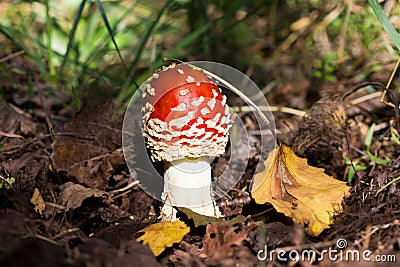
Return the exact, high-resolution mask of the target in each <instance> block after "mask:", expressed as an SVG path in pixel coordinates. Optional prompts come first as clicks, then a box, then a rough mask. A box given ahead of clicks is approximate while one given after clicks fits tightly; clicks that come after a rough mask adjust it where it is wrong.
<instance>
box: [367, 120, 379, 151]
mask: <svg viewBox="0 0 400 267" xmlns="http://www.w3.org/2000/svg"><path fill="white" fill-rule="evenodd" d="M375 126H376V124H375V123H373V124H372V125H371V127H369V130H368V133H367V136H366V137H365V146H366V147H367V150H369V148H370V146H371V143H372V138H373V137H374V131H375Z"/></svg>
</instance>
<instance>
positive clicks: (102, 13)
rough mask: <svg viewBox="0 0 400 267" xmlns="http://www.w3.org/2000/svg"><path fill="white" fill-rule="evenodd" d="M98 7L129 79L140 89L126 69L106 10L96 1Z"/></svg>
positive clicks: (98, 0)
mask: <svg viewBox="0 0 400 267" xmlns="http://www.w3.org/2000/svg"><path fill="white" fill-rule="evenodd" d="M96 5H97V8H98V9H99V11H100V15H101V17H102V18H103V21H104V24H105V25H106V28H107V31H108V34H109V35H110V37H111V41H112V43H113V44H114V47H115V50H116V51H117V54H118V57H119V59H120V60H121V62H122V65H123V67H124V69H125V70H126V71H127V72H128V75H129V77H130V78H131V80H132V82H133V83H134V84H135V86H136V88H139V86H138V85H137V84H136V82H135V80H134V78H133V76H132V75H131V73H130V71H129V70H128V68H127V67H126V64H125V61H124V59H123V57H122V55H121V51H120V50H119V47H118V44H117V42H116V41H115V38H114V33H113V29H112V28H111V25H110V23H109V21H108V18H107V14H106V12H105V10H104V7H103V4H102V3H101V1H100V0H96Z"/></svg>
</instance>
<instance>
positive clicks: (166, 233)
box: [136, 221, 190, 256]
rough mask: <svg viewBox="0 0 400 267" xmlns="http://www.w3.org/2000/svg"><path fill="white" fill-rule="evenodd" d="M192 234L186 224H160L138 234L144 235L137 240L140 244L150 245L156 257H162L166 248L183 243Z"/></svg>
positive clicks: (150, 226)
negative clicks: (141, 242)
mask: <svg viewBox="0 0 400 267" xmlns="http://www.w3.org/2000/svg"><path fill="white" fill-rule="evenodd" d="M189 232H190V227H189V226H187V225H186V224H185V223H184V222H181V221H175V222H159V223H154V224H151V225H149V226H147V227H145V228H143V229H142V230H140V231H138V233H144V234H143V235H142V236H140V237H138V238H136V240H137V241H138V242H140V241H143V244H147V245H149V247H150V249H151V251H153V254H154V255H155V256H158V255H160V254H161V253H162V252H163V251H164V250H165V248H167V247H171V246H172V245H173V244H174V243H179V242H181V241H182V239H183V237H184V236H185V235H186V234H187V233H189Z"/></svg>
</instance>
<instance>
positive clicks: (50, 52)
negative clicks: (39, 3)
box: [46, 0, 56, 75]
mask: <svg viewBox="0 0 400 267" xmlns="http://www.w3.org/2000/svg"><path fill="white" fill-rule="evenodd" d="M52 32H53V29H52V25H51V17H50V3H49V0H46V35H47V62H48V65H49V71H50V75H55V74H56V71H55V68H54V64H53V48H52V44H51V38H52Z"/></svg>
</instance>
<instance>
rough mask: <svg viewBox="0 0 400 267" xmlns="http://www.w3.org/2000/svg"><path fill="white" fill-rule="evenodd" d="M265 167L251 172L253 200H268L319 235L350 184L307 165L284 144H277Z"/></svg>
mask: <svg viewBox="0 0 400 267" xmlns="http://www.w3.org/2000/svg"><path fill="white" fill-rule="evenodd" d="M264 164H265V167H266V168H265V170H264V171H262V172H260V173H258V174H256V175H255V176H254V183H253V187H252V196H253V198H254V200H255V201H256V203H259V204H264V203H271V204H272V205H273V206H274V208H275V209H276V210H277V211H278V212H281V213H283V214H285V215H286V216H289V217H291V218H292V219H293V220H294V221H295V222H298V223H302V224H308V230H309V231H310V232H311V233H312V234H314V235H319V234H320V233H321V232H322V230H324V229H326V228H328V227H329V224H330V222H331V217H332V215H333V214H334V213H336V212H339V211H340V210H341V202H342V199H343V197H344V196H347V195H348V190H349V187H348V186H347V185H346V184H345V183H344V182H341V181H338V180H336V179H334V178H333V177H331V176H329V175H327V174H325V173H324V170H323V169H321V168H316V167H312V166H309V165H308V164H307V159H304V158H299V157H297V156H296V155H295V154H294V152H293V151H292V150H291V149H290V148H289V147H287V146H279V147H278V148H276V149H275V150H274V151H272V152H271V153H270V155H269V156H268V159H267V160H266V161H265V163H264Z"/></svg>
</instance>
